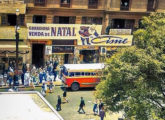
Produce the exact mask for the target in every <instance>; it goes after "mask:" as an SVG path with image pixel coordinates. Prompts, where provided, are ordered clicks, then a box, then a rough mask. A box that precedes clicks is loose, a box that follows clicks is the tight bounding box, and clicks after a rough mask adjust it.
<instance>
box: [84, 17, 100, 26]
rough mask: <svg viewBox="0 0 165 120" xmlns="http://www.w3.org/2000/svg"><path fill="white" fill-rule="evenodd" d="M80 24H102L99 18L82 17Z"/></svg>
mask: <svg viewBox="0 0 165 120" xmlns="http://www.w3.org/2000/svg"><path fill="white" fill-rule="evenodd" d="M82 24H98V25H101V24H102V18H101V17H82Z"/></svg>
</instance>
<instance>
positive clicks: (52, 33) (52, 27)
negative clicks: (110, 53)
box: [27, 23, 102, 65]
mask: <svg viewBox="0 0 165 120" xmlns="http://www.w3.org/2000/svg"><path fill="white" fill-rule="evenodd" d="M27 26H28V39H30V41H33V42H34V41H39V42H40V41H45V42H46V43H45V47H44V51H45V52H43V53H44V57H43V59H44V60H43V61H44V63H46V61H57V62H58V63H59V64H61V65H62V64H67V63H69V64H73V63H78V62H80V61H82V62H86V63H89V62H90V63H92V62H98V53H99V47H94V46H86V45H85V44H88V42H89V39H87V37H89V36H90V37H95V36H97V34H98V33H99V34H100V33H101V28H102V26H101V25H80V24H66V25H65V24H32V23H28V24H27ZM79 39H81V41H82V43H83V44H82V45H78V44H77V42H78V40H79ZM47 41H49V44H47ZM34 50H35V49H32V53H33V52H35V51H34ZM36 51H37V50H36ZM40 52H42V50H40ZM93 55H95V56H93ZM91 56H92V57H91ZM32 57H33V55H32ZM37 58H38V57H37ZM32 59H33V58H32Z"/></svg>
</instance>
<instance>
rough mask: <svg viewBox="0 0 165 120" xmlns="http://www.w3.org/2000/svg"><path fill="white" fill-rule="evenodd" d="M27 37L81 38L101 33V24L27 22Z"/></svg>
mask: <svg viewBox="0 0 165 120" xmlns="http://www.w3.org/2000/svg"><path fill="white" fill-rule="evenodd" d="M27 27H28V39H58V40H61V39H65V40H66V39H76V40H78V39H81V37H89V36H91V35H93V34H94V32H96V33H97V34H101V29H102V25H81V24H36V23H35V24H34V23H28V24H27Z"/></svg>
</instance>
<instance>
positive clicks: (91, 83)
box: [66, 77, 100, 87]
mask: <svg viewBox="0 0 165 120" xmlns="http://www.w3.org/2000/svg"><path fill="white" fill-rule="evenodd" d="M73 82H78V83H79V84H80V87H95V86H96V85H97V84H98V83H99V82H100V78H98V77H82V78H80V77H77V78H76V77H74V78H66V84H67V85H68V87H71V85H72V83H73Z"/></svg>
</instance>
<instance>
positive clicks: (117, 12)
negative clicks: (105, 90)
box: [0, 0, 165, 66]
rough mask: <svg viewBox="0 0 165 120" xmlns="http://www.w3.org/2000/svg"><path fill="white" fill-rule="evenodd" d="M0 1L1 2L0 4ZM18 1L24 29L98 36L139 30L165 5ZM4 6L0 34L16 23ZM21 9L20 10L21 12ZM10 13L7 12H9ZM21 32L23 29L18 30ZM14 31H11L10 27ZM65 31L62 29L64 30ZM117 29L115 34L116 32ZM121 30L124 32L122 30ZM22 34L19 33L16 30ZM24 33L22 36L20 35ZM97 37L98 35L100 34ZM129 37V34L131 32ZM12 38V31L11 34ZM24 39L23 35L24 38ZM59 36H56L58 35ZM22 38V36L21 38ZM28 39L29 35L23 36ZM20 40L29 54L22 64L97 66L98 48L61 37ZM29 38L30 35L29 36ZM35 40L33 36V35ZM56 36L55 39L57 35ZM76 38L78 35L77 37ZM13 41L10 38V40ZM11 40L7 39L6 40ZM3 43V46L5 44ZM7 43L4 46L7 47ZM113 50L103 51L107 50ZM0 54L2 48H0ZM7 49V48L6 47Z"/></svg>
mask: <svg viewBox="0 0 165 120" xmlns="http://www.w3.org/2000/svg"><path fill="white" fill-rule="evenodd" d="M0 1H1V3H0V5H1V6H4V4H7V3H3V2H4V1H11V0H0ZM2 1H3V2H2ZM12 1H19V5H18V6H17V7H18V8H20V10H22V9H23V10H22V11H23V12H21V15H19V22H20V25H23V26H24V27H26V24H27V23H33V25H36V26H38V25H39V26H40V24H42V25H43V26H47V25H48V24H49V25H48V26H50V27H51V26H53V27H56V26H57V27H60V26H61V27H64V26H65V27H67V26H69V27H70V26H72V27H76V26H78V25H84V24H86V25H91V26H94V25H102V31H101V33H102V34H109V32H110V30H111V29H115V31H117V33H116V34H118V32H121V31H123V32H122V33H124V32H128V29H129V31H130V30H131V31H134V30H136V29H137V28H139V25H140V21H141V19H142V17H143V16H146V15H149V13H150V12H156V11H157V12H162V11H164V10H165V9H164V6H165V3H164V2H163V0H138V1H137V0H12ZM11 4H12V6H11V5H9V3H8V5H6V6H7V7H6V8H4V9H6V11H4V9H2V7H0V25H1V26H0V29H3V30H4V31H3V34H4V35H5V33H6V32H5V31H8V27H10V26H11V25H13V26H14V25H15V22H13V20H15V19H16V16H15V10H14V9H16V8H17V7H13V4H14V5H15V3H11ZM21 6H24V7H23V8H22V7H21ZM11 8H12V9H13V10H9V9H11ZM21 28H23V27H21ZM13 29H14V27H13ZM64 29H65V28H64ZM116 29H117V30H116ZM123 29H124V30H123ZM20 32H22V30H20ZM24 33H26V32H24ZM101 33H99V34H101ZM131 33H132V32H131ZM12 34H13V35H14V31H13V33H12ZM24 35H25V34H24ZM59 35H60V33H59ZM7 36H8V35H5V36H4V38H2V37H1V33H0V37H1V38H0V39H1V42H2V41H5V42H6V41H7V39H10V38H6V37H7ZM25 36H26V35H25ZM27 36H29V33H27ZM27 36H26V38H20V39H22V42H25V43H26V45H29V47H30V50H29V51H30V52H29V54H26V55H23V56H24V57H23V62H29V63H32V64H36V65H37V66H39V65H44V63H45V61H46V60H47V59H49V58H55V59H58V60H59V61H60V62H61V63H73V62H74V60H75V56H77V54H78V57H77V59H79V60H78V61H82V62H98V61H99V54H100V51H101V50H102V49H101V48H102V46H99V45H97V46H91V45H83V44H82V45H80V44H79V40H78V39H75V38H72V37H69V36H68V37H67V38H66V36H65V37H64V36H61V37H57V38H56V37H55V38H51V37H50V38H49V37H45V38H44V37H38V38H37V37H36V38H34V39H33V37H30V38H29V37H27ZM32 36H33V35H32ZM34 36H35V35H34ZM57 36H58V35H57ZM79 36H80V35H79ZM14 39H15V38H14V37H13V40H14ZM10 40H11V39H10ZM6 43H7V42H6ZM10 43H11V41H9V42H8V44H10ZM1 45H2V44H1ZM48 46H51V48H52V53H50V54H47V53H45V51H47V48H48ZM112 47H114V46H110V47H107V48H108V49H107V50H111V48H112ZM0 49H1V50H2V48H0ZM6 49H7V47H6Z"/></svg>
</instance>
